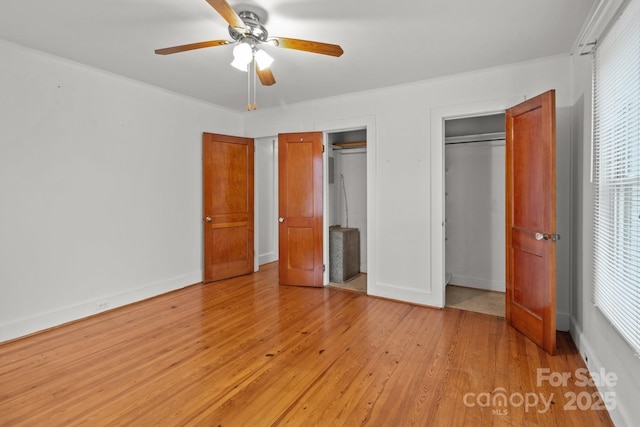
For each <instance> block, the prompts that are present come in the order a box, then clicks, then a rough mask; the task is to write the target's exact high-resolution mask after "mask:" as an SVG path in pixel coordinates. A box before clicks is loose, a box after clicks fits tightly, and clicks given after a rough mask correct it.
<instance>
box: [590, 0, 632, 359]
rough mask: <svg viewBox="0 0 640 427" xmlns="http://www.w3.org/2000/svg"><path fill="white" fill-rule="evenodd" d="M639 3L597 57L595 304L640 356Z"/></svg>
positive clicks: (621, 18)
mask: <svg viewBox="0 0 640 427" xmlns="http://www.w3.org/2000/svg"><path fill="white" fill-rule="evenodd" d="M639 23H640V0H630V1H629V2H628V3H627V4H626V6H625V8H624V9H623V11H622V13H621V14H620V15H619V17H618V19H617V20H616V21H615V22H614V23H613V25H612V26H611V28H610V29H609V31H608V32H607V33H606V34H605V35H604V37H603V38H602V39H601V40H599V41H598V44H597V46H596V49H595V53H594V75H593V81H594V84H593V98H594V99H593V101H594V104H593V105H594V122H593V123H594V129H593V131H594V135H593V137H594V140H593V144H594V165H593V166H594V170H593V172H594V175H593V180H594V265H593V273H594V276H593V299H594V303H595V305H596V306H597V307H598V309H599V310H600V311H601V312H602V313H603V314H604V316H605V317H606V318H607V319H608V320H609V322H611V324H612V325H613V327H614V328H615V329H616V330H617V331H618V332H619V333H620V335H621V336H622V337H623V338H624V339H625V341H627V342H628V343H629V345H630V346H631V347H632V348H633V350H634V351H635V354H636V356H639V355H640V25H639Z"/></svg>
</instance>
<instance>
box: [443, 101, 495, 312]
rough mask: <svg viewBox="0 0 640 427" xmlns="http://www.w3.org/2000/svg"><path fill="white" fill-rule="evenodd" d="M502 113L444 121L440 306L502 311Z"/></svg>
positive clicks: (480, 310) (481, 310) (479, 310)
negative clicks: (442, 295) (442, 288)
mask: <svg viewBox="0 0 640 427" xmlns="http://www.w3.org/2000/svg"><path fill="white" fill-rule="evenodd" d="M504 117H505V115H504V113H501V114H491V115H483V116H474V117H464V118H456V119H449V120H445V127H444V134H445V147H444V151H445V174H444V177H445V178H444V179H445V274H446V289H445V305H446V306H447V307H454V308H459V309H463V310H469V311H478V312H482V313H487V314H493V315H497V316H502V317H504V316H505V275H506V273H505V120H504Z"/></svg>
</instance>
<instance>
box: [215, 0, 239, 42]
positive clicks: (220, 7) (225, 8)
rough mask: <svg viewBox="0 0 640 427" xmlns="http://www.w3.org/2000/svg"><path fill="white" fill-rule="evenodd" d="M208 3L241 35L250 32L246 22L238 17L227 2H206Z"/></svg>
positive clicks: (218, 0) (225, 0) (224, 0)
mask: <svg viewBox="0 0 640 427" xmlns="http://www.w3.org/2000/svg"><path fill="white" fill-rule="evenodd" d="M206 1H207V3H209V4H210V5H211V7H213V8H214V9H215V10H216V12H218V13H219V14H220V16H222V17H223V18H224V20H225V21H227V22H228V23H229V25H230V26H231V28H233V29H235V30H236V31H238V32H239V33H243V34H245V33H246V32H247V31H248V28H247V26H246V25H245V23H244V21H243V20H242V19H241V18H240V16H238V14H237V13H236V11H235V10H233V8H232V7H231V5H230V4H229V3H227V0H206Z"/></svg>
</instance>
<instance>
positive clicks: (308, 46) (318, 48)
mask: <svg viewBox="0 0 640 427" xmlns="http://www.w3.org/2000/svg"><path fill="white" fill-rule="evenodd" d="M269 41H270V42H272V43H273V44H274V45H275V46H278V47H283V48H285V49H295V50H303V51H305V52H312V53H320V54H322V55H331V56H341V55H342V54H343V53H344V51H343V50H342V48H341V47H340V46H338V45H337V44H329V43H321V42H313V41H309V40H299V39H290V38H287V37H271V38H269Z"/></svg>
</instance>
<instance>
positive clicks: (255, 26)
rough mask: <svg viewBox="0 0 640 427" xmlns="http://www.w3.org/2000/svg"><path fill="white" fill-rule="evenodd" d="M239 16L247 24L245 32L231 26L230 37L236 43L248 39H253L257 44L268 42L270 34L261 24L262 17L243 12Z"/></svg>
mask: <svg viewBox="0 0 640 427" xmlns="http://www.w3.org/2000/svg"><path fill="white" fill-rule="evenodd" d="M238 16H239V17H240V18H241V19H242V22H244V23H245V25H246V28H245V31H244V32H241V31H238V30H236V29H235V28H233V27H231V26H229V35H230V36H231V38H232V39H233V40H235V41H241V40H244V39H246V38H249V39H252V41H255V42H256V44H257V43H262V42H265V41H267V38H268V37H269V33H268V32H267V29H266V28H265V27H264V25H262V24H261V23H260V17H258V15H256V14H255V13H253V12H249V11H243V12H240V13H238Z"/></svg>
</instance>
